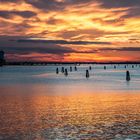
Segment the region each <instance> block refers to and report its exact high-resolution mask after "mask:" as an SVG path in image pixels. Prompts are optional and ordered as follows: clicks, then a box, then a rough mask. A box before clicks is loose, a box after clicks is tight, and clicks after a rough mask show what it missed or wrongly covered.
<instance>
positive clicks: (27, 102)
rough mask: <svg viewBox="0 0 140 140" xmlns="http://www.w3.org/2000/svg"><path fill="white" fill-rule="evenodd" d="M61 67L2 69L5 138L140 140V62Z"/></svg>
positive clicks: (1, 139)
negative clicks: (64, 69) (127, 75)
mask: <svg viewBox="0 0 140 140" xmlns="http://www.w3.org/2000/svg"><path fill="white" fill-rule="evenodd" d="M56 67H59V69H61V66H36V67H34V66H32V67H31V66H14V67H13V66H6V67H1V68H0V140H140V67H139V66H137V67H136V66H135V67H134V68H132V66H131V65H129V66H128V67H127V69H128V70H130V74H131V81H130V82H126V81H125V72H126V69H125V68H124V65H119V66H117V68H116V69H114V68H113V66H112V65H107V69H106V70H104V69H103V66H102V65H94V66H93V65H92V70H91V71H90V78H89V79H86V78H85V70H86V69H87V68H88V67H89V66H88V65H81V66H77V67H78V71H77V72H76V71H73V72H69V75H68V76H67V77H65V76H64V74H62V73H61V72H60V73H59V74H58V75H57V74H56V73H55V70H56ZM65 67H67V68H68V69H69V66H65Z"/></svg>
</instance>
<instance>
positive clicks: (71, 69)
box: [56, 65, 134, 81]
mask: <svg viewBox="0 0 140 140" xmlns="http://www.w3.org/2000/svg"><path fill="white" fill-rule="evenodd" d="M127 67H128V65H125V66H124V68H125V69H126V68H127ZM132 68H134V65H132ZM91 69H92V67H91V66H89V68H88V69H86V75H85V76H86V78H89V77H90V74H89V71H90V70H91ZM106 69H107V66H104V70H106ZM114 69H116V66H114ZM73 70H74V71H77V67H76V66H74V68H73V67H72V66H70V68H69V71H70V72H72V71H73ZM61 72H62V73H64V75H65V76H68V69H67V68H64V67H61ZM56 74H59V68H58V67H57V68H56ZM130 80H131V78H130V72H129V71H128V70H127V71H126V81H130Z"/></svg>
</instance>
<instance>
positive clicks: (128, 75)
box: [126, 71, 130, 81]
mask: <svg viewBox="0 0 140 140" xmlns="http://www.w3.org/2000/svg"><path fill="white" fill-rule="evenodd" d="M126 81H130V72H129V71H126Z"/></svg>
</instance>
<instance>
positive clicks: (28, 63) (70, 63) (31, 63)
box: [3, 62, 140, 66]
mask: <svg viewBox="0 0 140 140" xmlns="http://www.w3.org/2000/svg"><path fill="white" fill-rule="evenodd" d="M81 64H126V65H127V64H140V62H5V64H3V65H13V66H15V65H18V66H26V65H27V66H39V65H41V66H43V65H81Z"/></svg>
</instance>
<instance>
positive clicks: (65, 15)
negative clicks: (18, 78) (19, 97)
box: [0, 0, 140, 62]
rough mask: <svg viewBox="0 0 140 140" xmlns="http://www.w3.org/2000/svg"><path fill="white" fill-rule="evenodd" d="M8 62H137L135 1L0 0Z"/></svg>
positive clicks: (139, 15)
mask: <svg viewBox="0 0 140 140" xmlns="http://www.w3.org/2000/svg"><path fill="white" fill-rule="evenodd" d="M0 50H4V51H5V53H6V59H7V61H98V62H99V61H100V62H105V61H140V0H0Z"/></svg>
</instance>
